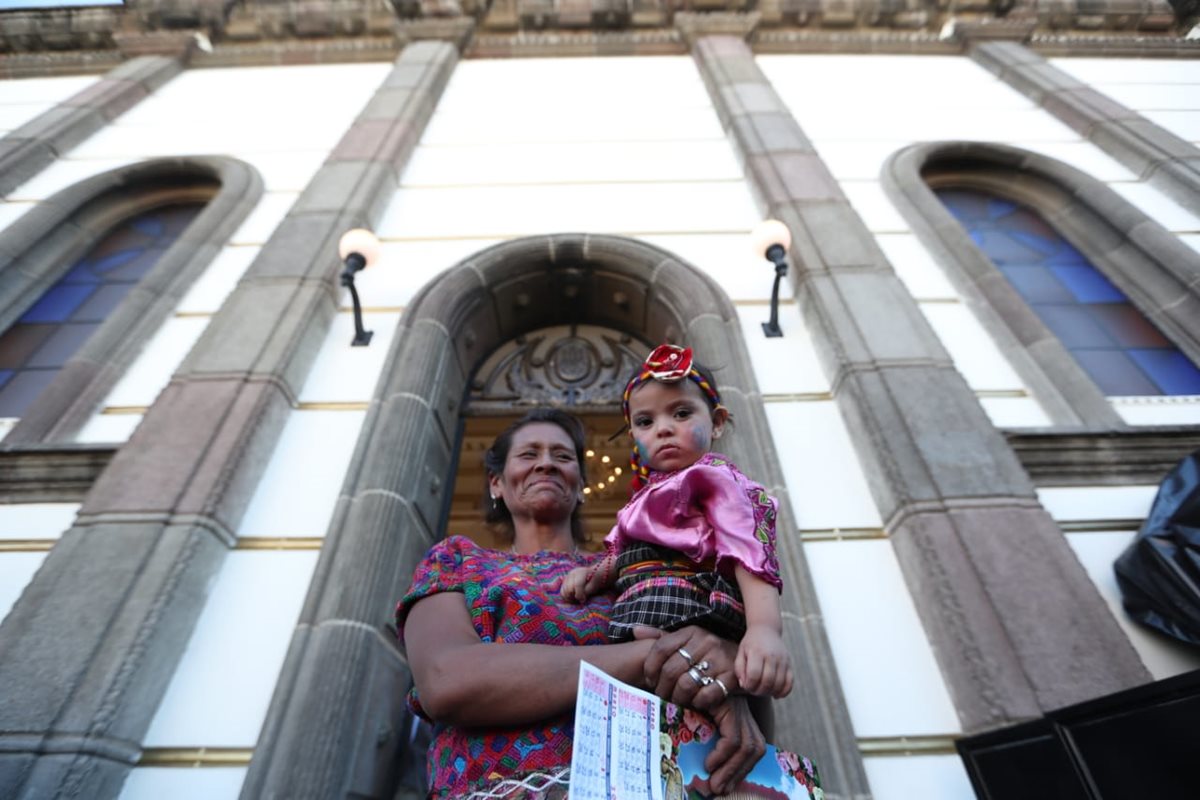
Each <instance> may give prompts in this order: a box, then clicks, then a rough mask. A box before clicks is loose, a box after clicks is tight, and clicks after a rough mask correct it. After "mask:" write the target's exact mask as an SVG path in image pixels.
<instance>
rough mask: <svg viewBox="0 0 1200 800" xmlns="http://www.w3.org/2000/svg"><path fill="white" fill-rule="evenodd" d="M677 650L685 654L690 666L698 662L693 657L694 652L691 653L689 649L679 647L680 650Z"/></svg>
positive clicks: (684, 658)
mask: <svg viewBox="0 0 1200 800" xmlns="http://www.w3.org/2000/svg"><path fill="white" fill-rule="evenodd" d="M675 652H676V653H679V655H681V656H683V660H684V661H686V662H687V665H688V666H689V667H690V666H693V665H694V664H695V663H696V660H695V659H694V658H692V654H691V653H689V652H688V651H687V650H684V649H683V648H682V647H681V648H679V649H678V650H676V651H675Z"/></svg>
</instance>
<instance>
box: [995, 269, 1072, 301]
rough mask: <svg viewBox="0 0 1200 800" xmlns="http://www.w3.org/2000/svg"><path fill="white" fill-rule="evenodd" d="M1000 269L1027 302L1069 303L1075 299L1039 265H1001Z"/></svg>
mask: <svg viewBox="0 0 1200 800" xmlns="http://www.w3.org/2000/svg"><path fill="white" fill-rule="evenodd" d="M1000 271H1001V272H1003V273H1004V277H1006V278H1008V282H1009V283H1011V284H1012V285H1013V286H1014V287H1015V288H1016V290H1017V292H1019V293H1020V295H1021V297H1023V298H1025V301H1026V302H1028V303H1070V302H1071V301H1072V300H1074V299H1075V297H1074V295H1072V294H1071V292H1070V291H1069V290H1068V289H1067V287H1066V286H1064V285H1063V284H1062V283H1061V282H1060V281H1059V280H1058V279H1057V278H1056V277H1055V276H1054V275H1053V274H1052V273H1050V272H1047V271H1046V270H1044V269H1042V268H1041V267H1039V266H1036V265H1033V264H1024V265H1020V266H1002V267H1000Z"/></svg>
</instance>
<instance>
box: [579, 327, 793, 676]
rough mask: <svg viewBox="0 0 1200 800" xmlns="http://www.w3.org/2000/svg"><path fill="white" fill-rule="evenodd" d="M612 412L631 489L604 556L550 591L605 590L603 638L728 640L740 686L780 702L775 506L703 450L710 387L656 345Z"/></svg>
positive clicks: (710, 421)
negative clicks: (627, 448) (610, 592)
mask: <svg viewBox="0 0 1200 800" xmlns="http://www.w3.org/2000/svg"><path fill="white" fill-rule="evenodd" d="M622 405H623V408H622V410H623V412H624V414H625V422H626V424H627V425H628V426H629V432H630V434H631V435H632V436H633V441H634V450H633V461H632V466H633V471H634V480H633V490H634V494H633V497H632V498H631V499H630V501H629V502H628V503H627V504H626V505H625V507H624V508H622V509H621V511H620V512H618V514H617V524H616V525H615V526H614V527H613V529H612V531H611V532H610V533H609V534H608V536H607V537H606V538H605V540H604V541H605V546H606V548H607V551H608V553H607V555H606V556H605V557H604V559H603V560H601V561H599V562H597V563H596V564H595V565H593V566H591V567H580V568H578V569H574V570H572V571H571V572H570V573H569V574H568V575H567V577H566V578H565V579H564V580H563V585H562V590H561V591H562V596H563V597H564V598H566V599H569V600H574V601H577V602H582V601H583V600H585V599H586V598H587V597H590V596H591V595H594V594H596V593H598V592H601V591H604V590H605V589H607V588H609V587H610V586H612V585H614V584H615V585H616V588H617V592H618V597H617V601H616V603H615V605H614V607H613V615H612V622H611V624H610V625H609V630H608V636H609V639H610V640H612V641H625V640H627V639H631V638H633V629H634V627H635V626H638V625H647V626H650V627H654V628H659V629H661V630H676V629H678V628H681V627H683V626H685V625H700V626H703V627H705V628H707V629H709V630H711V631H713V632H714V633H716V634H718V635H720V636H722V637H723V638H726V639H730V640H732V641H740V644H739V646H738V654H737V661H736V664H735V674H736V675H737V679H738V683H739V685H740V686H741V688H742V689H743V690H744V691H746V692H748V693H750V694H757V695H772V696H774V697H783V696H785V695H786V694H787V693H788V692H789V691H791V686H792V668H791V664H790V662H789V660H788V654H787V649H786V647H784V644H783V639H782V635H781V634H782V621H781V617H780V611H779V591H780V589H781V586H782V584H781V582H780V580H779V563H778V561H777V560H776V556H775V511H776V504H775V500H774V498H772V497H770V496H769V495H768V494H767V493H766V490H765V489H763V487H762V486H760V485H758V484H757V483H754V482H753V481H751V480H750V479H748V478H747V477H746V476H745V475H743V474H742V473H741V472H739V471H738V469H737V467H735V466H734V465H733V463H731V462H730V461H729V460H728V459H726V458H725V457H724V456H721V455H718V454H716V453H712V452H710V450H711V448H712V444H713V441H714V440H715V439H718V438H720V437H721V434H722V433H723V432H724V430H725V425H726V423H728V422H729V418H730V417H729V411H728V410H727V409H726V408H725V407H724V406H723V405H721V398H720V395H719V394H718V393H717V387H716V384H715V383H714V382H713V380H712V377H711V376H710V375H709V374H708V372H707V371H706V370H704V369H703V368H702V367H698V366H696V365H695V364H693V363H692V351H691V348H686V349H685V348H682V347H677V346H675V345H669V344H664V345H661V346H659V347H657V348H655V349H654V351H653V352H652V353H650V355H649V356H648V357H647V358H646V361H645V363H643V364H642V366H641V368H640V369H639V370H638V372H637V374H635V375H634V376H633V378H631V379H630V381H629V383H628V384H626V386H625V395H624V401H623V404H622ZM702 671H703V670H701V672H702ZM693 677H695V676H693ZM699 680H700V678H697V681H698V682H699ZM713 680H714V679H708V680H706V681H705V685H707V684H708V683H711V682H713ZM721 688H722V689H726V688H727V687H725V685H724V684H723V683H722V684H721Z"/></svg>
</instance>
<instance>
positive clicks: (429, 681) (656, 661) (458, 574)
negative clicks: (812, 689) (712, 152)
mask: <svg viewBox="0 0 1200 800" xmlns="http://www.w3.org/2000/svg"><path fill="white" fill-rule="evenodd" d="M664 347H667V348H670V349H669V350H667V351H664V350H663V348H658V349H656V350H655V352H654V353H652V354H651V357H650V358H649V359H647V363H646V364H644V365H643V368H642V369H640V370H639V373H638V375H635V376H634V378H633V379H631V380H630V385H629V387H628V388H627V390H626V402H625V411H626V421H627V422H630V420H631V416H630V414H631V411H630V409H631V408H632V409H633V410H634V412H635V415H634V416H633V417H632V419H634V420H635V422H634V425H633V427H632V429H631V430H632V431H633V433H634V440H635V443H636V445H637V447H638V451H639V453H641V454H642V455H641V457H638V458H635V462H637V463H636V464H635V466H640V467H642V469H641V470H640V473H641V475H642V476H643V479H648V481H649V484H650V485H649V486H647V487H645V488H642V489H639V490H638V492H637V493H636V494H635V496H634V499H633V501H631V504H630V505H631V506H633V505H634V504H635V503H636V502H637V500H638V497H641V496H642V495H643V494H644V493H645V492H647V491H649V490H650V489H653V488H654V486H655V485H658V486H662V485H663V483H664V480H663V479H662V477H661V476H662V475H667V476H671V474H672V473H677V472H681V471H682V472H686V471H688V469H689V468H693V465H694V464H696V463H697V462H703V467H704V469H703V470H700V471H701V472H703V473H705V474H704V475H703V476H702V477H701V478H700V479H699V480H698V481H693V480H690V479H685V480H682V481H680V480H675V481H673V483H675V484H683V488H681V489H678V487H677V489H678V492H677V494H676V495H675V501H674V502H675V505H674V506H671V507H672V508H675V509H676V511H680V510H682V513H681V514H678V513H677V514H674V515H673V516H672V515H670V514H668V515H667V516H668V517H670V518H666V517H664V518H663V519H662V520H661V524H659V525H658V526H657V527H659V528H660V529H662V530H667V529H669V528H671V527H675V528H678V530H676V531H675V532H674V533H671V532H669V531H668V532H667V533H666V534H665V539H666V544H665V545H664V543H663V541H657V542H653V543H651V544H652V546H654V547H656V548H657V549H656V550H654V553H655V559H654V560H655V565H654V566H655V569H654V570H651V571H647V570H646V568H645V565H644V563H643V562H644V560H645V559H644V558H643V559H642V561H637V560H636V559H634V560H633V561H631V558H633V557H632V556H630V555H628V554H627V553H626V551H627V550H629V551H632V550H633V547H632V546H633V545H636V544H637V542H635V541H634V539H635V537H639V536H641V533H642V532H643V531H642V528H641V527H639V526H637V525H635V526H633V528H635V529H636V530H633V529H630V526H625V528H622V523H620V522H619V524H618V526H617V528H614V532H613V534H610V536H609V539H608V540H607V542H608V548H609V549H608V552H607V553H604V554H585V553H581V552H580V551H579V549H578V544H579V542H580V541H581V539H582V529H581V525H580V521H579V506H580V504H581V503H582V502H583V494H582V487H583V486H584V485H585V483H586V479H585V476H584V474H583V451H584V431H583V426H582V424H581V423H580V422H579V420H578V419H576V418H575V417H573V416H571V415H569V414H566V413H564V412H561V411H557V410H550V409H539V410H536V411H533V412H530V413H529V414H526V415H525V416H524V417H523V418H522V419H520V420H518V421H517V422H516V423H514V424H513V425H512V426H510V427H509V428H508V429H507V430H506V431H504V432H503V433H502V434H501V435H500V436H499V437H497V439H496V441H495V443H494V444H493V446H492V448H491V449H490V450H489V451H488V452H487V454H486V456H485V465H486V468H487V473H488V492H489V501H488V502H489V511H488V514H487V517H488V521H489V522H492V523H495V524H498V525H500V526H501V527H502V528H505V529H507V530H508V531H510V532H511V535H512V544H511V547H510V548H509V549H508V550H507V551H501V550H490V549H486V548H482V547H479V546H478V545H476V544H474V543H473V542H471V540H469V539H466V538H465V537H461V536H452V537H449V538H447V539H446V540H444V541H442V542H439V543H438V544H437V545H435V546H434V547H433V548H432V549H431V550H430V552H429V554H428V555H427V556H426V558H425V561H424V562H423V563H422V564H421V565H420V566H419V567H418V569H417V572H416V575H415V577H414V584H413V587H412V589H411V590H410V591H409V593H408V594H407V595H406V596H405V597H404V598H403V600H401V602H400V605H399V607H398V608H397V612H396V614H397V622H398V625H399V627H400V629H401V632H402V638H403V639H404V642H405V644H406V648H407V652H408V658H409V663H410V666H411V668H412V673H413V679H414V684H415V688H414V690H413V693H412V695H411V696H410V703H411V704H412V705H413V706H414V708H415V709H416V710H417V711H418V713H420V714H422V715H423V716H425V717H427V718H429V719H431V720H434V721H435V722H436V723H437V725H438V726H439V728H440V730H439V731H438V732H437V734H436V736H435V739H434V742H433V744H432V746H431V747H430V750H429V758H428V773H429V777H430V786H431V791H430V796H431V797H436V798H450V797H463V796H470V795H472V794H476V795H478V796H484V795H487V796H493V797H500V796H503V797H508V798H550V797H565V796H566V788H567V787H566V783H567V776H568V774H569V766H570V759H571V732H572V715H573V712H574V707H575V690H576V684H577V677H578V671H579V663H580V662H581V661H584V660H586V661H588V662H589V663H591V664H593V665H594V666H596V667H598V668H600V669H602V670H604V671H605V672H607V673H609V674H610V675H612V676H614V677H616V678H618V679H619V680H622V681H624V682H626V683H629V684H632V685H635V686H646V687H649V688H651V689H652V690H653V691H654V692H655V693H656V694H658V695H659V696H661V697H663V698H665V699H668V700H670V701H671V702H673V703H675V704H677V705H679V706H684V707H688V708H695V709H699V710H702V711H705V712H706V713H707V714H708V715H709V716H710V717H711V718H712V720H713V722H714V724H715V726H716V729H717V736H718V740H717V744H716V747H715V748H714V750H713V751H712V753H711V754H710V755H709V756H708V758H707V759H706V760H705V767H706V768H707V769H708V770H710V776H709V787H708V788H709V789H710V790H711V792H712V793H713V794H723V793H726V792H728V791H730V790H732V789H733V788H734V787H736V786H737V785H738V784H739V783H741V781H742V780H743V779H744V778H745V777H746V775H747V774H748V773H749V772H750V770H751V768H752V767H753V766H754V764H755V762H756V761H757V760H758V759H759V757H760V756H761V755H762V753H763V752H764V747H765V743H764V740H763V736H762V733H761V731H760V730H759V727H758V725H757V724H756V722H755V720H754V718H753V716H752V715H751V713H750V709H749V705H748V698H747V696H746V694H745V692H753V693H757V694H760V695H776V696H782V695H783V694H786V692H787V691H789V690H790V687H791V668H790V665H789V664H788V663H787V658H786V651H785V650H783V648H782V642H781V641H779V638H778V636H779V623H778V595H777V587H778V585H779V584H778V575H777V572H778V571H777V568H776V567H775V562H774V527H773V519H774V505H773V502H771V501H770V498H767V497H766V495H765V492H761V487H758V486H757V485H756V484H753V483H752V482H751V481H749V480H748V479H745V477H744V476H741V474H740V473H737V472H736V468H732V465H728V467H727V466H726V465H727V464H728V462H727V461H724V460H721V459H714V458H713V457H712V456H711V455H710V454H709V453H708V449H709V446H710V445H711V441H712V438H713V434H714V432H715V431H719V430H720V428H721V427H723V426H724V424H725V422H726V420H727V417H728V413H727V412H725V411H724V408H723V406H721V405H720V400H719V396H718V395H717V393H716V387H715V385H713V384H712V382H711V377H707V376H705V377H704V379H703V380H704V381H705V382H706V384H707V389H705V388H704V386H702V385H701V382H700V381H698V380H697V379H696V377H695V376H692V374H691V373H692V372H693V371H694V370H693V369H692V365H691V363H690V360H691V353H690V351H684V350H683V349H682V348H673V347H672V346H664ZM685 353H686V360H687V365H686V369H684V370H682V371H680V369H679V368H680V366H681V363H680V359H682V358H684V357H685ZM671 354H675V356H676V357H675V358H674V359H671V364H672V366H671V369H670V370H669V371H666V372H663V371H662V370H657V369H655V368H654V364H655V363H660V362H661V361H662V359H663V358H664V357H669V356H670V355H671ZM656 359H657V360H656ZM647 370H649V372H650V373H653V372H656V371H658V372H660V373H661V375H662V377H658V376H655V375H653V374H649V375H647V374H646V373H647ZM698 374H699V373H697V375H698ZM647 388H650V389H652V391H650V392H647V391H646V389H647ZM661 389H666V390H667V394H666V395H663V394H662V392H660V391H659V390H661ZM693 390H695V391H693ZM676 393H677V394H678V395H679V396H678V397H675V394H676ZM664 396H665V397H666V399H665V400H664ZM672 398H674V399H672ZM647 401H648V402H649V404H650V405H652V406H653V407H654V408H653V409H652V410H650V411H649V412H646V411H645V408H644V407H645V406H646V405H647ZM676 401H680V402H676ZM673 403H674V404H673ZM683 406H686V409H684V408H683ZM638 414H640V415H638ZM651 418H657V423H652V422H651ZM706 426H707V433H706V432H705V430H704V429H705V428H706ZM652 431H653V432H652ZM639 433H640V434H642V435H641V436H639ZM647 436H656V437H658V438H657V439H656V441H655V442H654V446H653V447H650V446H648V445H645V444H643V441H649V440H648V439H646V437H647ZM668 440H671V441H674V442H675V443H674V444H673V445H672V444H666V445H664V444H663V443H664V442H667V441H668ZM660 445H662V446H661V447H660ZM714 460H715V461H716V464H715V465H714V463H713V462H714ZM731 469H732V471H730V470H731ZM713 470H716V472H715V473H714V472H713ZM710 473H711V474H710ZM735 473H736V474H735ZM714 487H715V488H714ZM659 491H660V494H661V492H662V490H661V489H660V490H659ZM739 497H740V499H739ZM763 498H765V500H764V499H763ZM662 503H663V499H662V497H659V499H658V500H657V501H656V502H655V505H661V504H662ZM756 503H757V505H756ZM764 503H765V505H764ZM680 504H682V505H680ZM731 504H732V506H737V508H731V507H730V506H731ZM667 505H671V503H670V502H668V503H667ZM688 509H691V510H690V511H689V510H688ZM628 510H629V507H627V508H626V509H625V510H623V511H622V512H621V519H624V518H625V517H626V516H628V515H626V511H628ZM768 510H769V513H768ZM657 513H658V512H651V511H648V510H647V509H645V508H642V509H641V511H640V512H638V514H637V515H636V516H637V518H638V519H639V520H642V521H643V522H644V521H645V518H646V516H647V514H649V515H650V516H654V515H655V514H657ZM706 520H708V521H707V522H706ZM727 520H736V525H739V526H743V527H744V526H745V525H749V526H750V530H741V531H736V532H734V533H735V534H736V536H735V537H734V539H733V540H732V541H734V544H732V545H731V547H732V550H730V547H725V546H723V545H721V544H720V542H721V541H722V540H727V539H730V537H729V536H728V535H727V534H728V533H729V532H728V531H724V530H721V526H723V525H724V524H725V523H726V521H727ZM714 522H715V523H716V527H714V525H713V523H714ZM642 527H645V526H642ZM650 527H655V526H654V525H651V526H650ZM697 537H699V538H704V539H706V540H710V541H709V544H707V545H704V546H701V547H691V546H689V545H688V541H689V540H691V539H695V538H697ZM764 537H766V538H769V541H764V540H763V539H764ZM680 544H682V545H683V546H679V545H680ZM672 547H677V548H678V550H679V552H674V553H672V551H671V548H672ZM641 552H642V556H644V555H645V552H644V551H641ZM623 554H625V555H624V556H623ZM694 562H698V563H694ZM700 574H711V575H712V576H715V577H723V579H724V580H725V583H723V584H721V585H720V591H717V592H708V595H709V596H713V597H716V596H718V595H719V596H720V598H721V602H720V603H719V605H720V606H721V608H720V609H716V610H713V611H712V613H708V612H709V609H697V608H696V607H695V606H696V605H697V603H702V604H707V598H706V597H702V595H703V594H704V590H697V589H695V588H694V587H692V588H687V589H682V590H681V589H679V585H680V584H679V581H677V580H675V578H674V577H673V576H680V575H682V576H683V582H684V583H687V580H688V579H689V578H690V577H691V576H694V575H700ZM705 580H707V578H705ZM647 581H649V582H650V583H647ZM614 582H615V583H616V585H617V586H618V588H619V590H620V591H621V596H620V597H619V598H618V604H617V615H616V617H615V618H614V606H613V599H612V596H611V595H610V594H607V593H606V592H607V589H608V587H609V585H611V584H613V583H614ZM693 583H695V582H694V581H693ZM704 585H707V584H704ZM689 586H692V584H689ZM739 587H742V588H741V590H740V591H739ZM764 590H769V594H768V591H764ZM664 592H665V594H666V595H667V599H666V601H665V604H666V606H668V607H671V606H672V597H674V596H675V595H680V594H681V592H682V594H683V595H686V599H687V600H688V601H689V602H688V603H687V604H685V605H687V606H688V610H687V612H686V613H684V614H682V615H678V616H676V617H671V616H670V615H669V614H667V615H664V613H662V611H661V606H662V605H663V604H662V603H656V601H655V599H654V597H655V595H656V594H662V593H664ZM742 594H744V595H745V602H744V603H743V598H742ZM726 597H727V600H726ZM631 608H632V609H633V611H631V610H630V609H631ZM647 609H657V610H655V611H654V613H648V612H647ZM745 612H749V614H750V618H749V623H750V624H749V627H748V629H747V627H746V621H745V620H743V621H741V622H740V625H741V629H742V630H746V631H747V633H746V635H745V637H744V639H743V645H742V648H741V650H739V647H738V644H737V642H736V641H731V640H730V638H721V637H720V636H718V635H717V634H716V633H713V632H712V630H706V628H710V629H713V630H717V631H719V632H720V633H722V634H723V635H725V636H727V637H730V636H732V637H735V638H736V637H738V634H739V630H738V619H737V617H738V616H739V614H741V615H743V616H744V613H745ZM714 615H715V616H714ZM730 615H732V617H733V633H732V634H731V633H730V632H729V629H728V628H727V627H723V626H722V625H719V624H712V622H713V619H715V618H717V617H721V618H725V619H728V618H729V617H730ZM631 619H632V620H635V623H634V624H633V625H625V626H624V627H623V628H622V630H621V631H620V632H617V631H614V630H612V627H613V626H612V625H611V624H610V623H611V622H613V621H614V620H616V621H624V622H625V623H628V621H629V620H631ZM643 625H653V626H655V627H641V626H643ZM699 626H704V627H699ZM630 632H632V638H631V637H630V636H629V633H630ZM750 633H753V634H754V635H753V636H751V635H750ZM585 646H586V647H585Z"/></svg>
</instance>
